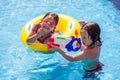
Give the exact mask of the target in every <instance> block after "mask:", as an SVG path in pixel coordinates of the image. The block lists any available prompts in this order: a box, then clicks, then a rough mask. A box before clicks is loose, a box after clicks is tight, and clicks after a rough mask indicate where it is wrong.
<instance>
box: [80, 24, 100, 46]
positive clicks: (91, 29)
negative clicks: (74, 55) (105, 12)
mask: <svg viewBox="0 0 120 80" xmlns="http://www.w3.org/2000/svg"><path fill="white" fill-rule="evenodd" d="M81 29H84V30H86V31H87V32H88V35H89V36H90V37H91V39H92V41H93V42H92V44H91V45H93V44H95V43H96V42H99V44H98V46H101V45H102V42H101V40H100V32H101V30H100V27H99V25H98V24H97V23H95V22H85V23H84V24H83V25H82V28H81ZM91 45H90V46H91Z"/></svg>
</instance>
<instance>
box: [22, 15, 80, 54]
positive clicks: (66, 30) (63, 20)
mask: <svg viewBox="0 0 120 80" xmlns="http://www.w3.org/2000/svg"><path fill="white" fill-rule="evenodd" d="M42 18H43V16H38V17H36V18H34V19H32V20H30V21H29V22H27V23H26V24H25V25H24V26H23V28H22V30H21V33H20V39H21V42H22V43H23V44H24V45H25V46H27V47H28V48H30V49H33V50H36V51H42V52H49V48H48V46H47V45H46V44H43V43H40V42H39V41H37V40H36V41H35V42H34V43H33V44H31V45H28V44H27V43H26V39H27V37H28V35H29V34H30V31H31V29H32V27H33V25H35V23H37V22H40V21H41V19H42ZM80 28H81V26H80V24H79V23H78V21H77V20H75V19H74V18H72V17H70V16H67V15H64V14H59V22H58V24H57V26H56V29H55V32H58V31H60V32H62V33H61V36H63V37H71V36H75V37H77V38H79V37H80ZM76 32H77V33H78V35H77V36H76V34H75V33H76Z"/></svg>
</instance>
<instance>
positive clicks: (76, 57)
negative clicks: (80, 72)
mask: <svg viewBox="0 0 120 80" xmlns="http://www.w3.org/2000/svg"><path fill="white" fill-rule="evenodd" d="M52 48H53V49H54V50H56V51H58V52H59V53H60V54H61V55H62V56H63V57H64V58H66V59H67V60H69V61H78V60H82V59H84V58H85V57H86V54H85V53H84V52H81V53H78V54H75V55H70V54H68V53H66V52H64V51H63V50H62V49H61V48H59V47H57V46H53V47H52Z"/></svg>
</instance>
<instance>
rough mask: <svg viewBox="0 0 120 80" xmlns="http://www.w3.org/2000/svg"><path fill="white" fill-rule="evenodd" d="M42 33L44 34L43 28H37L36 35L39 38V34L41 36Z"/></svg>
mask: <svg viewBox="0 0 120 80" xmlns="http://www.w3.org/2000/svg"><path fill="white" fill-rule="evenodd" d="M43 35H44V32H43V29H42V28H39V29H38V30H37V37H38V38H39V37H41V36H43Z"/></svg>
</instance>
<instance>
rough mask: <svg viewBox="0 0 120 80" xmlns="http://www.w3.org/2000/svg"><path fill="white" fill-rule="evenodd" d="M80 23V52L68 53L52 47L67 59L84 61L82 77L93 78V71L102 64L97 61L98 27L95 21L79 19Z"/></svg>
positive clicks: (98, 46) (96, 70)
mask: <svg viewBox="0 0 120 80" xmlns="http://www.w3.org/2000/svg"><path fill="white" fill-rule="evenodd" d="M80 23H81V26H82V29H81V31H80V33H81V40H82V47H81V50H82V52H81V53H78V54H75V55H70V54H68V53H66V52H64V51H63V50H62V49H60V48H59V47H57V46H53V47H52V48H53V49H54V50H56V51H58V52H59V53H60V54H61V55H62V56H63V57H64V58H66V59H68V60H69V61H78V60H82V62H83V63H84V67H83V69H84V70H85V75H84V76H83V77H84V78H95V77H96V75H95V72H98V71H100V70H101V69H102V64H101V63H100V62H99V56H100V46H101V44H102V43H101V40H100V27H99V25H98V24H97V23H95V22H88V23H86V22H85V21H80Z"/></svg>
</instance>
